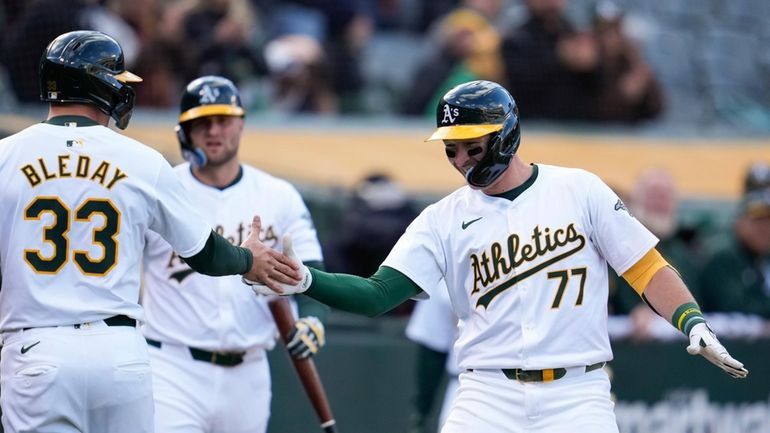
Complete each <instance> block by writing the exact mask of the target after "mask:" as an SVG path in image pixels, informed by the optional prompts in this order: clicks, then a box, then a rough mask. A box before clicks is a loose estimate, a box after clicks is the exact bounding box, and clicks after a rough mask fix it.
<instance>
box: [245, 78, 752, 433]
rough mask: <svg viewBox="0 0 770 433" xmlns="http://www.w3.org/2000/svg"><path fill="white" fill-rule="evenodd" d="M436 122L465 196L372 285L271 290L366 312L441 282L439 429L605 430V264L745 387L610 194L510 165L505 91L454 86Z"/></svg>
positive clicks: (326, 281)
mask: <svg viewBox="0 0 770 433" xmlns="http://www.w3.org/2000/svg"><path fill="white" fill-rule="evenodd" d="M436 115H437V116H436V123H437V126H438V128H437V129H436V131H435V132H434V133H433V135H432V136H431V137H430V138H429V140H443V141H444V150H445V152H446V154H447V158H448V160H449V162H450V164H452V166H454V167H455V169H457V170H458V171H459V172H460V173H461V174H462V175H463V176H464V177H465V179H466V181H467V183H468V186H465V187H462V188H460V189H458V190H456V191H455V192H453V193H451V194H450V195H448V196H447V197H445V198H443V199H442V200H440V201H439V202H437V203H434V204H432V205H430V206H428V207H427V208H426V209H425V210H424V211H423V212H422V213H421V214H420V215H419V216H418V217H417V218H416V219H415V220H414V221H413V222H412V224H411V225H410V226H409V228H407V230H406V232H405V233H404V235H403V236H402V237H401V239H399V241H398V243H397V244H396V245H395V246H394V247H393V250H392V251H391V252H390V255H389V256H388V257H387V258H386V259H385V261H384V263H383V264H382V266H381V267H380V269H379V270H378V271H377V272H376V273H375V274H374V275H373V276H371V277H369V278H360V277H355V276H352V275H345V274H328V273H324V272H321V271H317V270H310V269H307V268H302V269H301V271H302V272H303V273H304V274H305V277H304V278H303V280H302V282H301V283H298V284H296V285H293V286H292V285H283V288H282V293H284V294H291V293H299V292H303V291H307V292H306V293H307V294H308V295H310V296H311V297H313V298H315V299H318V300H320V301H322V302H324V303H326V304H327V305H330V306H332V307H336V308H340V309H344V310H347V311H352V312H357V313H362V314H369V315H376V314H380V313H382V312H384V311H387V310H388V309H390V308H393V307H394V306H396V305H398V304H399V303H401V302H403V301H404V300H406V299H408V298H410V297H415V296H420V295H423V292H425V293H427V294H429V295H430V294H432V293H433V292H435V291H436V290H438V289H439V288H440V287H441V285H440V283H441V281H442V280H443V281H444V282H445V283H446V287H447V289H448V291H449V297H450V299H451V301H452V307H453V309H454V311H455V313H456V314H457V316H458V319H459V326H458V330H459V337H458V340H457V343H456V344H455V350H456V352H457V357H458V361H459V364H460V367H461V368H462V369H464V371H463V372H462V373H461V374H460V388H459V390H458V393H457V397H456V399H455V402H454V405H453V407H452V410H451V412H450V414H449V417H448V419H447V422H446V424H445V425H444V427H443V429H442V432H444V433H460V432H463V433H468V432H471V433H474V432H479V433H481V432H484V433H496V432H519V431H527V432H549V433H551V432H572V431H591V432H617V431H618V428H617V425H616V423H615V415H614V412H613V403H612V401H611V399H610V382H609V379H608V377H607V374H606V373H605V372H604V370H603V369H602V368H601V367H602V366H603V365H604V364H605V363H606V362H607V361H609V360H611V359H612V352H611V348H610V343H609V338H608V335H607V296H608V282H607V264H609V265H610V266H612V268H613V269H614V270H615V271H616V272H617V273H618V274H621V275H623V276H624V278H626V280H628V281H629V283H630V285H631V286H632V287H633V288H634V289H635V290H636V291H637V292H638V293H639V294H640V295H641V296H642V297H643V298H644V299H645V300H646V301H647V302H648V303H649V304H650V306H651V307H652V308H653V309H655V311H656V312H657V313H658V314H660V315H661V316H663V317H664V318H666V319H667V320H671V322H672V323H673V324H674V326H676V327H677V328H678V329H680V330H681V331H683V332H684V334H685V335H687V336H689V339H690V345H689V346H688V347H687V351H688V352H689V353H691V354H701V355H703V356H704V357H706V358H707V359H708V360H709V361H710V362H712V363H714V364H715V365H717V366H718V367H719V368H721V369H722V370H724V371H725V372H726V373H728V374H729V375H730V376H732V377H736V378H742V377H746V375H747V374H748V371H747V370H746V369H744V368H743V364H741V363H740V362H738V361H737V360H735V359H734V358H732V357H731V356H730V355H729V354H728V353H727V351H726V350H725V348H724V347H723V346H722V345H721V344H720V343H719V341H718V340H717V338H716V336H715V335H714V334H713V332H712V331H711V330H710V328H709V327H708V325H707V324H706V321H705V319H704V317H703V315H702V313H701V312H700V309H699V307H698V305H697V304H696V303H695V300H694V299H693V298H692V295H691V294H690V292H689V291H688V290H687V287H686V286H685V285H684V283H683V282H682V280H681V279H680V277H679V275H678V274H677V273H676V271H675V270H673V269H672V268H671V267H670V266H668V264H667V263H666V261H665V259H664V258H663V257H661V256H660V254H659V253H658V252H657V251H656V249H655V245H656V243H657V239H656V238H655V236H653V235H652V234H651V233H650V232H649V231H648V230H647V229H646V228H645V227H644V226H643V225H642V224H641V223H639V222H638V221H637V220H636V219H635V218H633V217H632V216H631V215H630V214H629V213H628V211H627V210H626V208H625V206H624V205H623V202H622V201H620V199H618V197H617V196H616V195H615V193H614V192H613V191H612V190H611V189H610V188H609V187H607V186H606V185H605V184H604V183H603V182H602V181H601V180H600V179H599V178H598V177H597V176H595V175H593V174H591V173H588V172H586V171H584V170H580V169H572V168H563V167H556V166H550V165H544V164H527V163H525V162H524V161H523V160H522V159H521V157H520V156H519V155H518V154H517V153H516V150H517V149H518V146H519V141H520V126H519V113H518V108H517V107H516V104H515V102H514V100H513V98H512V97H511V95H510V94H509V93H508V92H507V91H506V90H505V89H503V88H502V87H501V86H499V85H498V84H496V83H492V82H488V81H473V82H468V83H465V84H461V85H459V86H457V87H455V88H454V89H452V90H450V91H449V92H448V93H446V94H445V95H444V97H443V98H442V99H441V101H440V102H439V104H438V107H437V112H436ZM285 253H286V254H287V255H288V256H290V257H291V256H292V253H291V251H285ZM253 288H254V290H255V291H257V292H258V293H271V290H269V289H268V288H267V287H266V286H264V285H260V284H254V285H253ZM308 289H309V290H308Z"/></svg>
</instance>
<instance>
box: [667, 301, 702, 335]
mask: <svg viewBox="0 0 770 433" xmlns="http://www.w3.org/2000/svg"><path fill="white" fill-rule="evenodd" d="M698 323H706V319H705V318H704V317H703V313H702V312H701V311H700V307H698V304H696V303H694V302H688V303H685V304H682V305H680V306H679V308H677V309H676V311H674V315H673V316H671V324H672V325H674V326H675V327H676V329H678V330H680V331H682V332H683V333H684V335H687V336H689V335H690V330H691V329H692V327H693V326H695V325H697V324H698Z"/></svg>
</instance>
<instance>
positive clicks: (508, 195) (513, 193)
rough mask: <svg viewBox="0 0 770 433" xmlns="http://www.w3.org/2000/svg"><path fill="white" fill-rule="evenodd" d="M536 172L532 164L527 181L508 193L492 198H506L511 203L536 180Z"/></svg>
mask: <svg viewBox="0 0 770 433" xmlns="http://www.w3.org/2000/svg"><path fill="white" fill-rule="evenodd" d="M537 172H538V170H537V164H532V174H531V175H530V176H529V179H527V180H526V181H525V182H524V183H522V184H521V185H519V186H517V187H516V188H514V189H512V190H510V191H506V192H504V193H500V194H495V195H494V197H501V198H507V199H508V200H510V201H513V200H514V199H515V198H516V197H518V196H520V195H521V193H523V192H524V191H526V190H527V188H529V187H530V186H532V184H533V183H535V180H536V179H537Z"/></svg>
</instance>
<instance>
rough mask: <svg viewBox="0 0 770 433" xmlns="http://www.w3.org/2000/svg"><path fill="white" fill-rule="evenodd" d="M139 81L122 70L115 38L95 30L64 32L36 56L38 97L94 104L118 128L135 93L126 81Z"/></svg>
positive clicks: (125, 122)
mask: <svg viewBox="0 0 770 433" xmlns="http://www.w3.org/2000/svg"><path fill="white" fill-rule="evenodd" d="M140 81H142V79H141V78H139V77H138V76H136V75H134V74H132V73H131V72H128V71H127V70H126V66H125V64H124V60H123V49H122V48H121V47H120V45H119V44H118V43H117V41H115V39H112V38H111V37H109V36H107V35H105V34H104V33H101V32H97V31H92V30H88V31H85V30H80V31H74V32H69V33H64V34H63V35H60V36H59V37H57V38H56V39H54V40H53V41H52V42H51V43H50V44H49V45H48V48H46V50H45V52H44V53H43V56H42V58H41V59H40V100H42V101H46V102H75V103H91V104H94V105H96V106H97V107H99V109H100V110H101V111H102V112H103V113H105V114H107V115H109V116H110V117H112V118H113V119H115V125H116V126H117V127H118V128H120V129H125V128H126V126H128V122H129V120H131V113H132V111H133V109H134V99H135V97H136V94H135V92H134V89H132V88H131V86H129V85H128V84H127V83H137V82H140Z"/></svg>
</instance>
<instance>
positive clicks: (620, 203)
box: [615, 199, 628, 212]
mask: <svg viewBox="0 0 770 433" xmlns="http://www.w3.org/2000/svg"><path fill="white" fill-rule="evenodd" d="M615 210H624V211H626V212H628V208H627V207H626V204H625V203H623V200H621V199H618V201H617V202H615Z"/></svg>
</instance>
